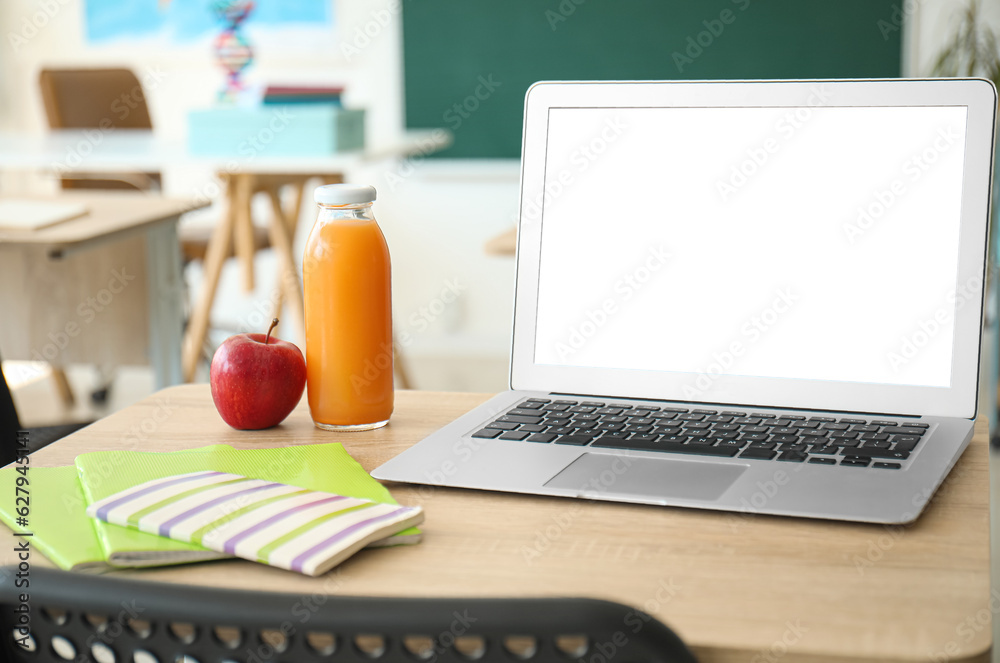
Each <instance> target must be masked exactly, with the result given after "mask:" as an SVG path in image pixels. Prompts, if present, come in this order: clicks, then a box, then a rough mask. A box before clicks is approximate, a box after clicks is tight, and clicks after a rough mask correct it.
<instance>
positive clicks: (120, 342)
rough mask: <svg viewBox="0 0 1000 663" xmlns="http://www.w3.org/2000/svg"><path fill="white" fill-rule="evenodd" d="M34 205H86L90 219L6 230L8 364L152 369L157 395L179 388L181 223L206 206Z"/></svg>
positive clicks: (0, 257)
mask: <svg viewBox="0 0 1000 663" xmlns="http://www.w3.org/2000/svg"><path fill="white" fill-rule="evenodd" d="M10 198H17V199H22V198H24V197H23V196H10ZM36 198H37V199H39V200H43V201H52V202H57V203H62V202H68V203H79V204H81V205H83V206H84V207H85V208H86V209H87V214H85V215H83V216H80V217H77V218H75V219H70V220H67V221H63V222H61V223H58V224H55V225H51V226H47V227H44V228H39V229H36V230H0V284H2V288H0V293H2V294H0V308H2V309H3V312H4V313H3V321H4V324H3V325H2V326H0V354H2V356H3V358H4V359H23V360H33V361H45V362H49V363H51V364H53V365H54V366H57V367H58V366H64V365H66V364H68V363H72V362H82V363H91V364H93V363H108V364H112V365H118V364H126V363H136V364H146V363H149V364H151V365H152V366H153V370H154V375H155V384H156V386H157V388H159V387H165V386H168V385H173V384H179V383H180V382H182V374H181V340H182V336H183V327H184V310H183V303H184V283H183V278H182V274H181V256H180V248H179V244H178V240H177V222H178V219H179V218H180V216H181V214H183V213H185V212H187V211H190V210H194V209H198V208H200V207H204V206H206V205H207V204H208V203H207V202H198V201H194V200H181V199H176V198H164V197H163V196H160V195H156V194H149V193H138V192H126V191H115V192H80V193H72V194H70V193H65V194H59V195H57V196H52V197H47V198H44V197H42V198H39V197H36Z"/></svg>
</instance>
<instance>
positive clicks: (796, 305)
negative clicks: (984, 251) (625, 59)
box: [522, 106, 982, 400]
mask: <svg viewBox="0 0 1000 663" xmlns="http://www.w3.org/2000/svg"><path fill="white" fill-rule="evenodd" d="M966 123H967V108H966V107H964V106H914V107H884V106H883V107H864V106H854V107H831V106H826V107H809V106H801V107H780V108H778V107H747V108H694V107H671V108H650V107H641V108H563V107H555V108H549V109H548V127H547V137H546V140H547V144H546V148H545V165H544V180H545V186H544V194H543V195H542V196H540V199H539V200H537V201H534V202H535V203H537V204H531V203H532V201H528V203H529V204H525V203H522V205H523V206H522V217H524V216H525V215H528V216H530V215H531V214H532V213H533V212H537V214H538V219H539V220H540V221H541V223H540V226H541V244H540V249H539V251H540V253H539V273H538V287H537V308H536V312H535V313H536V324H535V337H534V363H535V364H538V365H550V366H568V367H580V368H610V369H631V370H639V371H667V372H672V373H684V374H690V380H686V381H685V384H686V385H687V386H686V387H685V391H684V396H685V397H687V398H690V399H692V400H697V399H699V398H700V397H702V396H703V395H704V394H706V393H708V392H710V391H711V386H712V383H713V382H714V381H715V380H717V379H718V378H719V377H721V376H748V377H764V378H789V379H795V380H816V381H839V382H855V383H871V384H881V385H906V386H915V387H949V386H951V384H952V371H953V366H952V357H953V348H954V343H955V334H954V331H955V326H954V321H955V316H956V312H957V311H958V310H960V309H961V308H962V307H964V306H971V307H978V306H979V301H980V298H981V285H982V284H981V282H978V281H977V282H976V283H965V282H964V280H965V279H962V278H960V277H959V229H960V221H961V216H962V200H963V198H962V195H963V169H964V164H965V159H966V155H965V144H966ZM523 222H524V221H523V220H522V223H523ZM980 281H981V279H980Z"/></svg>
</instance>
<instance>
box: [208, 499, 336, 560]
mask: <svg viewBox="0 0 1000 663" xmlns="http://www.w3.org/2000/svg"><path fill="white" fill-rule="evenodd" d="M343 499H347V498H346V497H344V496H343V495H331V496H329V497H324V498H323V499H321V500H316V501H315V502H309V503H308V504H300V505H299V506H295V507H292V508H290V509H285V510H284V511H282V512H281V513H276V514H274V515H273V516H271V517H270V518H267V519H266V520H262V521H260V522H259V523H257V524H256V525H254V526H253V527H250V528H249V529H245V530H243V531H242V532H240V533H239V534H236V535H235V536H232V537H230V538H229V539H227V540H226V542H225V543H224V544H223V546H222V552H224V553H227V554H229V555H233V554H235V551H236V546H237V545H239V543H240V541H243V540H244V539H246V538H247V537H248V536H250V535H251V534H254V533H256V532H259V531H260V530H262V529H264V528H265V527H267V526H268V525H272V524H274V523H276V522H278V521H279V520H281V519H282V518H287V517H288V516H290V515H292V514H294V513H298V512H300V511H304V510H306V509H310V508H312V507H314V506H317V505H320V504H327V503H329V502H336V501H337V500H343Z"/></svg>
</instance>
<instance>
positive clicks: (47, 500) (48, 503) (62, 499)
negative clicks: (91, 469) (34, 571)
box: [0, 465, 111, 572]
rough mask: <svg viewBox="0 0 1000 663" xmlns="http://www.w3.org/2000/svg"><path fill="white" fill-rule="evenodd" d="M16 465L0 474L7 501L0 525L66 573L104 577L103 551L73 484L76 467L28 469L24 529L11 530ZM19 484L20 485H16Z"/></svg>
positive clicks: (14, 527)
mask: <svg viewBox="0 0 1000 663" xmlns="http://www.w3.org/2000/svg"><path fill="white" fill-rule="evenodd" d="M17 467H18V466H17V465H10V466H8V467H5V468H3V469H0V491H3V494H4V495H9V496H10V497H9V498H8V499H0V521H3V523H4V524H5V525H7V526H8V527H10V528H11V529H12V530H13V531H14V533H15V534H17V533H19V532H30V533H31V534H32V536H26V537H24V540H26V541H28V545H29V547H30V548H33V549H35V550H38V551H39V552H40V553H42V554H43V555H45V556H46V557H48V558H49V559H50V560H51V561H52V562H53V563H54V564H55V565H56V566H58V567H59V568H61V569H65V570H67V571H89V572H100V571H106V570H108V569H110V568H111V567H110V566H109V565H108V564H107V563H106V562H105V557H104V549H103V548H102V547H101V544H100V542H99V541H98V540H97V533H96V532H95V531H94V525H93V521H92V520H91V519H90V518H88V517H87V501H86V499H84V497H83V490H82V489H81V488H80V482H79V481H77V478H76V467H74V466H72V465H70V466H69V467H30V466H29V467H28V472H27V478H28V484H27V486H25V488H26V489H27V490H28V491H29V496H28V497H29V505H28V506H29V513H28V526H27V527H22V526H20V525H18V524H17V518H18V515H17V513H16V511H15V509H16V508H17V506H19V505H15V503H14V496H15V489H16V488H17V478H18V477H20V476H22V474H21V473H19V472H18V471H17ZM22 483H23V482H22Z"/></svg>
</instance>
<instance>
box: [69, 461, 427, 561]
mask: <svg viewBox="0 0 1000 663" xmlns="http://www.w3.org/2000/svg"><path fill="white" fill-rule="evenodd" d="M87 515H88V516H90V517H92V518H99V519H100V520H103V521H105V522H108V523H112V524H114V525H122V526H125V527H132V528H135V529H139V530H141V531H143V532H148V533H151V534H159V535H160V536H165V537H169V538H171V539H175V540H177V541H183V542H185V543H196V544H199V545H201V546H204V547H205V548H209V549H211V550H215V551H217V552H220V553H225V554H227V555H235V556H236V557H242V558H243V559H249V560H251V561H255V562H262V563H264V564H269V565H271V566H277V567H279V568H282V569H289V570H291V571H298V572H299V573H304V574H306V575H311V576H316V575H320V574H322V573H326V572H327V571H328V570H330V569H331V568H333V567H334V566H336V565H337V564H339V563H340V562H342V561H343V560H345V559H347V558H348V557H350V556H351V555H353V554H354V553H355V552H357V551H358V550H360V549H361V548H363V547H365V546H366V545H368V544H369V543H371V542H372V541H377V540H379V539H384V538H385V537H388V536H392V535H393V534H396V533H397V532H399V531H401V530H404V529H406V528H408V527H412V526H414V525H417V524H419V523H420V522H422V521H423V519H424V513H423V510H422V509H421V508H420V507H404V506H398V505H396V504H383V503H380V502H373V501H371V500H365V499H359V498H354V497H344V496H343V495H334V494H332V493H324V492H320V491H316V490H309V489H307V488H299V487H296V486H289V485H287V484H283V483H275V482H273V481H265V480H263V479H249V478H247V477H244V476H240V475H238V474H229V473H226V472H215V471H203V472H191V473H188V474H179V475H175V476H169V477H164V478H161V479H154V480H152V481H147V482H146V483H143V484H139V485H138V486H135V487H132V488H129V489H127V490H123V491H121V492H119V493H115V494H113V495H109V496H108V497H106V498H104V499H102V500H100V501H98V502H95V503H93V504H91V505H90V506H89V507H88V508H87Z"/></svg>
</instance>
